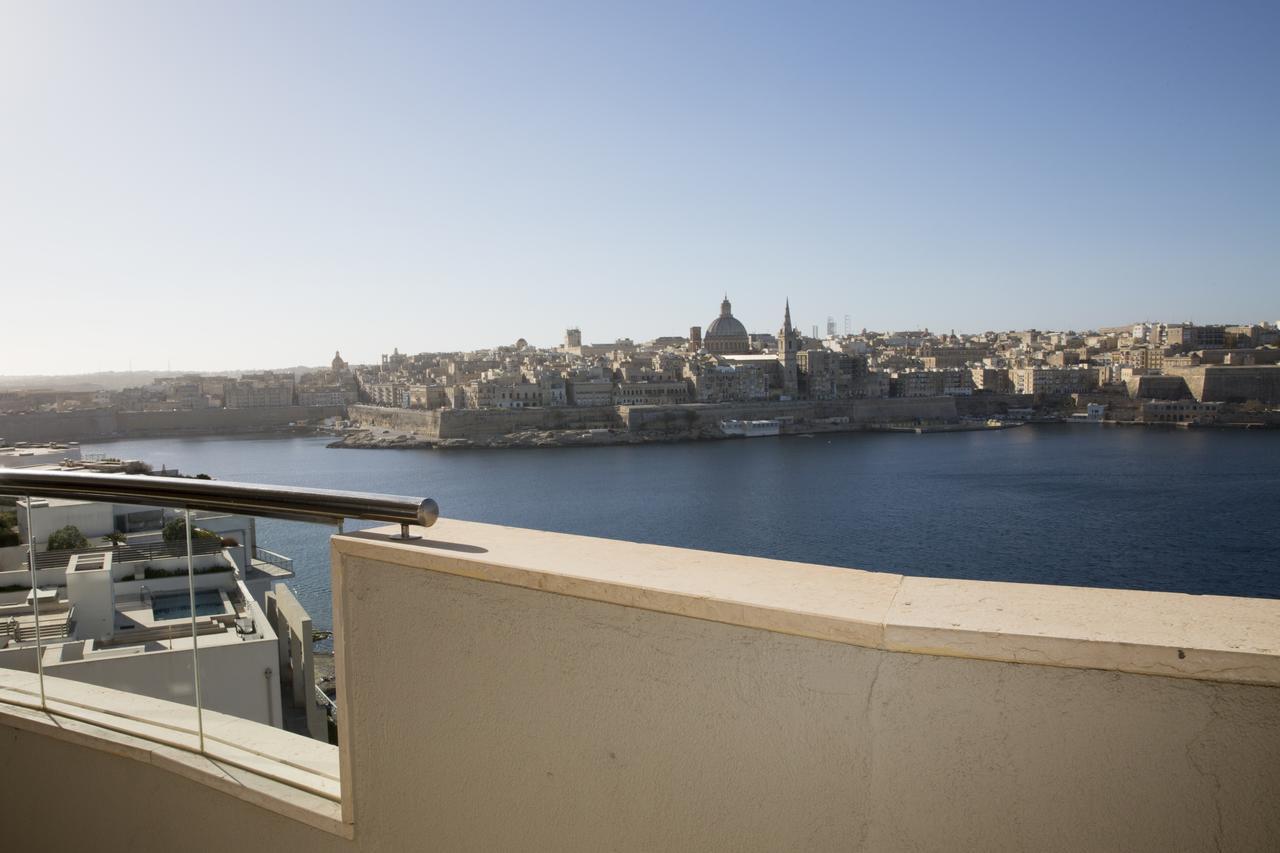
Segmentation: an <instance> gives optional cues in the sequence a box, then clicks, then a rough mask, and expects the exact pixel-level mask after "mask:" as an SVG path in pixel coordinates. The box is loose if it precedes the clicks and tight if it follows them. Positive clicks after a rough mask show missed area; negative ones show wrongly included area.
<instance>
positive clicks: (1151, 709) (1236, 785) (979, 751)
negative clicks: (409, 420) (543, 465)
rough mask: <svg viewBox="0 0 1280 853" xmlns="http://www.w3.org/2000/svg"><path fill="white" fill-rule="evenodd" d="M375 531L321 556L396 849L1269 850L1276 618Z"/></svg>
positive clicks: (1185, 604)
mask: <svg viewBox="0 0 1280 853" xmlns="http://www.w3.org/2000/svg"><path fill="white" fill-rule="evenodd" d="M373 536H376V534H361V535H359V536H349V537H337V538H335V540H334V543H335V544H334V550H335V564H334V590H335V601H336V602H338V603H339V605H340V609H339V611H337V612H335V620H336V621H335V624H336V625H337V626H338V628H339V635H338V636H339V638H340V644H339V649H338V656H339V657H338V673H339V678H340V679H345V682H344V683H345V684H346V687H345V688H344V693H343V699H344V705H343V714H342V717H341V719H340V726H341V727H342V730H341V733H340V740H341V742H342V743H343V744H344V745H345V747H346V748H348V749H350V750H351V751H352V754H353V755H354V756H355V757H356V758H355V760H354V762H353V763H354V766H355V767H356V776H355V785H354V789H355V790H354V801H353V804H352V805H353V809H354V819H355V824H356V827H357V838H360V837H361V836H360V829H359V828H360V827H361V826H362V825H368V826H370V827H377V828H378V829H379V830H380V831H383V830H385V831H386V832H388V833H389V834H388V835H386V836H383V837H381V838H380V839H379V840H380V842H381V843H383V844H384V845H386V846H387V848H388V849H402V848H403V849H407V848H410V847H413V846H414V845H415V844H417V843H419V842H420V841H421V839H431V840H433V842H434V843H435V844H436V845H438V846H439V847H441V848H442V849H461V848H466V849H489V850H509V849H530V850H533V849H536V850H552V849H554V850H636V851H640V850H762V851H763V850H817V851H824V850H832V851H835V850H841V851H845V850H852V851H863V850H865V851H886V850H889V851H893V850H904V851H905V850H983V851H1016V850H1045V851H1079V850H1115V851H1121V850H1123V851H1153V853H1154V851H1161V853H1163V851H1175V850H1176V851H1199V850H1215V849H1219V850H1241V851H1247V850H1248V851H1251V850H1266V849H1276V848H1277V847H1280V810H1277V809H1276V808H1275V802H1277V801H1280V687H1277V686H1276V684H1275V683H1274V680H1275V679H1276V678H1277V677H1280V673H1278V672H1277V670H1276V667H1275V662H1276V660H1275V655H1274V653H1270V654H1263V655H1262V656H1261V657H1256V658H1250V655H1251V654H1252V653H1253V652H1254V651H1256V650H1257V649H1258V648H1260V646H1266V647H1271V644H1272V642H1273V640H1272V637H1273V636H1274V635H1275V629H1274V627H1273V628H1270V629H1268V628H1267V627H1266V625H1267V624H1268V623H1269V621H1270V620H1271V619H1272V618H1273V617H1274V616H1275V615H1277V613H1278V612H1280V611H1278V608H1280V603H1276V602H1265V601H1258V602H1253V601H1251V600H1247V599H1212V597H1193V596H1173V595H1162V594H1159V593H1131V592H1125V591H1117V590H1073V589H1069V588H1053V587H1037V586H1031V585H1017V584H982V583H969V582H963V581H937V580H933V579H925V578H905V579H904V578H901V576H893V575H881V574H875V573H863V572H856V571H853V570H847V569H824V568H822V567H817V566H801V565H799V564H794V563H781V562H776V561H764V560H755V559H752V558H748V557H735V556H732V555H720V554H709V553H705V552H693V551H683V550H681V549H669V548H657V547H653V546H641V545H636V544H633V543H620V542H610V541H606V540H592V539H586V538H584V537H572V536H560V535H556V534H543V533H535V532H532V531H518V530H512V529H510V528H496V527H492V526H488V525H474V524H465V523H460V522H452V521H442V522H441V523H440V524H439V525H437V526H436V527H434V528H432V529H431V531H430V534H429V535H428V536H427V539H426V541H425V542H423V543H422V544H421V545H419V546H412V545H406V546H397V545H394V544H392V543H389V542H377V541H375V540H374V539H373ZM360 537H363V538H360ZM432 540H436V541H438V542H439V543H440V544H439V546H438V547H435V546H433V544H432ZM893 578H898V580H897V581H894V580H893ZM1058 590H1061V592H1060V593H1059V591H1058ZM1112 599H1114V600H1112ZM1136 613H1146V614H1149V615H1150V618H1149V619H1141V620H1138V621H1140V622H1141V624H1137V623H1136V622H1135V620H1134V618H1133V617H1134V615H1135V614H1136ZM1188 617H1190V618H1189V619H1188ZM1197 623H1198V625H1199V627H1195V628H1194V629H1193V628H1192V626H1196V625H1197ZM1170 626H1177V627H1176V628H1173V629H1172V631H1170ZM1200 627H1204V628H1205V629H1206V630H1207V631H1209V633H1201V632H1200ZM1255 630H1256V631H1260V632H1261V633H1259V634H1255V635H1253V637H1254V640H1253V641H1252V642H1248V641H1245V637H1246V636H1247V635H1248V634H1249V632H1250V631H1255ZM1037 632H1044V634H1046V635H1045V636H1037V635H1036V634H1037ZM1242 632H1243V633H1242ZM1215 633H1216V634H1220V635H1221V637H1222V640H1221V643H1225V644H1227V645H1232V644H1236V643H1241V642H1242V641H1243V645H1242V647H1240V648H1239V649H1238V651H1239V652H1240V654H1239V655H1237V653H1236V651H1237V650H1235V649H1230V648H1227V647H1226V646H1223V651H1224V653H1225V654H1226V655H1227V657H1223V658H1218V659H1217V660H1218V661H1219V663H1217V664H1214V663H1210V662H1209V661H1210V660H1213V659H1214V656H1215V655H1216V654H1217V652H1213V651H1211V650H1210V649H1209V648H1206V647H1205V646H1204V645H1202V644H1203V643H1208V644H1209V645H1214V646H1215V647H1216V645H1219V641H1218V640H1215V639H1214V638H1213V634H1215ZM1068 634H1070V635H1071V637H1070V638H1068V637H1067V636H1066V635H1068ZM1229 634H1230V635H1233V636H1227V635H1229ZM1048 635H1052V636H1048ZM1090 635H1092V636H1090ZM1171 641H1172V642H1173V644H1174V645H1167V644H1168V643H1169V642H1171ZM1179 643H1185V644H1186V648H1185V649H1180V648H1176V647H1175V646H1176V645H1177V644H1179ZM1244 647H1248V650H1246V648H1244ZM973 655H978V656H979V657H981V658H985V659H978V658H975V657H973ZM988 655H997V656H999V655H1008V656H1010V658H1009V659H1005V660H999V659H992V658H991V657H987V656H988ZM1021 656H1025V658H1026V662H1021V663H1014V662H1011V661H1012V660H1014V659H1019V658H1020V657H1021ZM1228 658H1230V660H1228ZM1032 659H1035V660H1036V661H1037V663H1031V662H1030V661H1031V660H1032ZM1250 660H1252V663H1250V662H1249V661H1250ZM1188 664H1190V667H1189V668H1188V667H1187V665H1188ZM1242 664H1243V666H1244V669H1238V668H1237V667H1238V666H1240V665H1242ZM1129 666H1133V667H1139V668H1150V669H1151V670H1152V671H1161V672H1165V673H1168V675H1170V676H1173V675H1177V676H1179V677H1166V676H1165V675H1149V674H1146V675H1144V674H1136V673H1134V672H1130V671H1124V668H1125V667H1129ZM1179 667H1183V669H1182V671H1179V669H1178V668H1179ZM1245 670H1250V671H1251V672H1252V673H1253V675H1252V676H1251V677H1257V678H1260V679H1271V680H1272V682H1271V683H1267V684H1260V683H1255V684H1239V683H1230V681H1231V680H1232V679H1235V678H1237V677H1241V676H1243V675H1244V673H1245ZM406 672H409V673H415V674H416V675H417V676H419V677H415V678H405V677H404V674H405V673H406ZM1206 678H1208V679H1213V678H1223V679H1226V680H1225V681H1214V680H1204V679H1206ZM427 733H429V734H427ZM392 768H394V772H393V771H392ZM407 815H411V816H407Z"/></svg>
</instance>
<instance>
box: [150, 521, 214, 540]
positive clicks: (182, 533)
mask: <svg viewBox="0 0 1280 853" xmlns="http://www.w3.org/2000/svg"><path fill="white" fill-rule="evenodd" d="M160 536H161V537H162V538H163V539H164V541H166V542H186V541H187V520H186V519H185V518H181V517H179V518H175V519H173V520H172V521H170V522H169V523H168V524H166V525H165V526H164V529H163V530H162V531H160ZM191 537H192V538H193V539H221V538H222V537H221V536H219V535H218V534H217V533H214V532H213V531H212V530H204V529H203V528H200V527H193V528H191Z"/></svg>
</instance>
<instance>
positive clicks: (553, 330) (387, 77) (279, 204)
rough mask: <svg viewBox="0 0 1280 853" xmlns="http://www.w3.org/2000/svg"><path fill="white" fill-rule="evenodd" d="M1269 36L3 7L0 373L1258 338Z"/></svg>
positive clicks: (1273, 31) (1264, 22) (1041, 25)
mask: <svg viewBox="0 0 1280 853" xmlns="http://www.w3.org/2000/svg"><path fill="white" fill-rule="evenodd" d="M1277 44H1280V3H1275V2H1259V3H1253V2H1245V0H1240V2H1235V0H1233V2H1225V3H1212V2H1194V3H1183V2H1151V3H1148V2H1129V1H1128V0H1127V1H1126V2H1124V3H1114V2H1087V1H1086V2H1071V3H1066V2H1037V3H1027V2H1008V3H1005V2H967V1H966V0H955V2H941V1H939V2H910V1H909V0H902V1H901V2H874V3H866V2H836V3H829V4H827V3H815V2H803V0H802V2H794V3H780V2H770V3H754V2H725V3H715V2H699V3H687V2H679V3H666V2H657V0H645V2H633V3H628V4H621V3H605V2H584V3H557V2H539V3H526V2H517V3H510V4H498V3H487V2H480V1H479V0H470V2H463V3H456V4H452V3H451V4H435V3H405V4H396V3H373V2H360V3H356V2H351V3H326V2H307V3H296V4H295V3H287V2H275V1H274V0H273V2H270V3H261V2H245V3H239V2H228V1H227V0H218V2H201V3H190V2H181V1H180V0H154V2H127V0H115V1H114V2H110V3H102V2H56V3H55V2H43V0H32V2H13V0H0V374H10V375H12V374H48V373H79V372H86V371H96V370H126V369H129V368H134V369H173V370H200V369H208V370H221V369H248V368H259V367H272V366H286V365H296V364H323V363H327V362H328V360H329V359H330V358H331V357H332V354H333V352H334V350H336V349H340V350H341V351H342V354H343V356H344V357H345V358H347V359H348V360H349V361H352V362H357V363H362V362H371V361H376V360H377V358H378V356H379V355H380V354H381V353H383V352H390V351H391V349H392V348H393V347H398V348H399V349H400V350H401V351H402V352H421V351H445V350H459V349H472V348H480V347H484V346H492V345H496V344H503V343H510V342H513V341H515V340H516V339H517V338H519V337H524V338H526V339H528V340H529V341H530V342H531V343H533V344H535V345H541V346H550V345H555V344H557V343H559V342H560V341H561V339H562V337H563V333H564V329H565V328H566V327H568V326H579V327H581V329H582V332H583V337H584V338H585V339H587V340H588V341H612V340H614V339H616V338H619V337H632V338H634V339H636V340H643V339H649V338H652V337H655V336H658V335H679V334H685V333H687V331H688V329H689V327H690V326H692V325H701V326H705V325H706V324H708V323H709V322H710V321H711V320H712V319H713V318H714V317H715V316H716V315H717V313H718V311H719V302H720V299H721V298H722V296H723V294H725V293H726V292H727V293H728V295H729V297H730V299H731V300H732V301H733V306H734V314H735V315H736V316H737V317H738V318H739V319H741V320H742V321H743V322H744V323H745V325H746V326H747V327H748V328H749V329H751V330H753V331H775V330H776V329H777V327H778V326H779V325H780V323H781V319H782V308H783V303H784V300H785V299H788V298H789V299H790V301H791V308H792V315H793V318H794V320H795V322H796V324H797V325H799V326H800V327H801V328H802V329H803V330H805V331H808V330H809V327H810V326H812V325H820V326H822V327H824V328H825V323H826V319H827V317H828V316H829V315H832V316H835V318H836V321H837V324H838V325H839V326H840V327H841V328H843V325H844V315H846V314H847V315H849V317H850V323H851V324H852V327H853V328H854V329H861V328H864V327H865V328H871V329H880V330H887V329H907V328H921V327H927V328H929V329H933V330H950V329H956V330H957V331H981V330H985V329H1012V328H1028V327H1035V328H1055V329H1067V328H1070V329H1083V328H1095V327H1099V326H1108V325H1120V324H1124V323H1130V322H1134V321H1138V320H1144V319H1149V320H1161V321H1167V322H1174V321H1194V322H1201V323H1208V322H1251V321H1259V320H1271V321H1276V320H1280V95H1278V94H1277V93H1280V49H1277V47H1276V45H1277Z"/></svg>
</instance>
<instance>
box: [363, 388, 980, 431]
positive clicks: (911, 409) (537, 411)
mask: <svg viewBox="0 0 1280 853" xmlns="http://www.w3.org/2000/svg"><path fill="white" fill-rule="evenodd" d="M348 416H349V417H350V418H351V420H352V421H354V422H355V423H357V424H358V425H360V426H363V427H367V428H370V429H389V430H395V431H397V432H413V433H417V434H418V435H420V436H422V437H424V438H427V439H450V438H465V439H470V440H472V441H476V440H486V439H492V438H498V437H500V436H504V435H510V434H511V433H515V432H522V431H527V430H588V429H626V430H630V431H632V432H637V433H641V432H674V431H690V432H697V431H699V430H708V429H718V428H719V424H720V421H722V420H729V419H745V420H751V419H756V418H791V419H793V420H794V421H795V423H796V425H798V426H810V425H813V424H814V422H815V421H821V420H823V419H827V418H848V419H849V424H850V425H852V426H857V425H863V424H882V423H904V422H909V423H914V422H916V421H917V420H919V421H952V420H955V419H956V417H957V414H956V403H955V400H954V399H953V398H951V397H919V398H892V399H876V400H829V401H794V402H786V403H775V402H754V403H686V404H682V405H671V406H563V407H555V408H532V409H437V410H431V411H425V410H421V409H393V408H386V407H380V406H352V407H350V410H349V415H348Z"/></svg>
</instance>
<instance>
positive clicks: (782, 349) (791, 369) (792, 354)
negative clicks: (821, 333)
mask: <svg viewBox="0 0 1280 853" xmlns="http://www.w3.org/2000/svg"><path fill="white" fill-rule="evenodd" d="M799 351H800V335H799V334H797V333H796V331H795V330H794V329H792V328H791V300H790V299H788V300H787V308H786V313H784V314H783V315H782V328H781V329H779V330H778V363H779V367H780V368H781V372H782V393H783V394H784V395H785V396H787V397H790V398H791V399H793V400H794V399H795V398H796V394H797V392H798V391H799V387H800V382H799V375H798V373H797V369H796V353H797V352H799Z"/></svg>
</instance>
